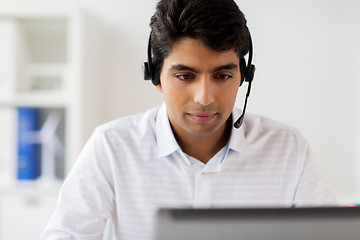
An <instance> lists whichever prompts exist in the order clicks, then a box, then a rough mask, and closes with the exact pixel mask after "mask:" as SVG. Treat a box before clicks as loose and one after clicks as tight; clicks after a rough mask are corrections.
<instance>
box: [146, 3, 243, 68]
mask: <svg viewBox="0 0 360 240" xmlns="http://www.w3.org/2000/svg"><path fill="white" fill-rule="evenodd" d="M150 27H151V45H152V51H153V57H152V58H153V59H152V61H153V65H154V66H155V71H160V70H161V67H162V64H163V61H164V59H165V58H166V57H167V56H168V55H169V54H170V51H171V49H172V46H173V43H174V42H176V41H177V40H178V39H180V38H183V37H190V38H196V39H199V40H200V41H202V42H203V43H204V44H205V45H206V46H208V47H209V48H211V49H213V50H215V51H218V52H222V51H227V50H230V49H234V50H235V51H236V52H237V53H238V55H239V58H240V59H241V58H243V57H244V56H245V55H246V54H247V53H248V51H249V48H250V33H249V30H248V28H247V26H246V19H245V16H244V14H243V13H242V12H241V11H240V9H239V7H238V6H237V4H236V3H235V2H234V1H233V0H160V1H159V2H158V4H157V6H156V11H155V13H154V15H153V16H152V17H151V22H150Z"/></svg>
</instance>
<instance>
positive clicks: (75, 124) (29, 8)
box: [0, 0, 360, 240]
mask: <svg viewBox="0 0 360 240" xmlns="http://www.w3.org/2000/svg"><path fill="white" fill-rule="evenodd" d="M156 2H157V1H156V0H135V1H124V0H101V1H100V0H71V1H70V0H62V1H51V0H0V118H1V119H0V240H8V239H11V240H16V239H30V240H32V239H38V238H39V237H38V236H39V234H40V232H41V230H42V229H43V227H44V226H45V224H46V222H47V220H48V218H49V216H50V215H51V212H52V210H53V208H54V206H55V204H56V195H57V191H58V188H59V186H60V185H61V181H62V180H63V179H64V177H65V176H66V174H67V172H68V171H69V170H70V169H71V166H72V164H73V162H74V161H75V159H76V156H77V154H78V153H79V151H80V149H81V147H82V146H83V144H84V143H85V142H86V140H87V138H88V137H89V136H90V134H91V132H92V131H93V129H94V128H95V127H96V126H97V125H98V124H101V123H104V122H107V121H110V120H112V119H114V118H118V117H122V116H126V115H129V114H135V113H138V112H142V111H145V110H146V109H148V108H152V107H155V106H158V105H160V104H161V103H162V101H163V100H162V95H161V94H160V93H159V92H158V91H156V90H155V88H154V87H153V86H152V84H151V82H145V81H144V80H143V78H142V72H141V65H142V63H143V62H144V61H146V58H147V41H148V35H149V31H150V29H149V26H148V24H149V19H150V17H151V15H152V14H153V12H154V9H155V5H156ZM236 2H237V3H238V5H239V7H240V9H241V10H242V11H243V12H244V13H245V16H246V18H247V20H248V26H249V28H250V31H251V34H252V38H253V45H254V58H253V63H254V64H255V65H256V67H257V70H256V74H255V80H254V83H253V87H252V93H251V96H250V99H249V105H248V108H247V109H248V112H251V113H256V114H261V115H264V116H267V117H270V118H273V119H275V120H278V121H281V122H284V123H287V124H289V125H291V126H294V127H296V128H298V129H300V130H301V132H302V133H303V135H304V136H305V137H306V138H307V139H308V141H309V143H310V145H311V146H312V148H313V150H314V151H315V153H316V155H317V157H318V160H319V161H320V163H321V165H322V166H323V168H324V171H325V173H326V174H327V175H328V177H329V179H330V181H331V183H332V185H333V187H334V190H335V192H336V194H337V197H338V199H339V202H340V203H341V204H355V203H359V202H360V177H359V175H360V174H359V172H360V149H359V144H360V142H359V137H360V130H359V124H358V122H359V117H360V106H359V103H360V99H359V97H358V96H359V91H360V86H359V84H360V67H359V66H360V26H359V23H360V15H359V14H358V12H359V10H360V2H359V1H356V0H341V1H340V0H302V1H299V0H297V1H295V0H251V1H243V0H237V1H236ZM1 39H2V40H1ZM244 86H245V85H243V87H242V88H241V89H239V95H238V100H237V103H236V105H237V106H239V107H242V105H243V101H244V97H245V90H246V89H245V88H246V87H244ZM19 107H25V108H27V109H32V110H35V113H34V114H35V115H36V116H38V117H37V119H38V125H39V126H35V125H34V126H33V127H32V128H31V127H30V129H25V131H27V132H29V131H30V132H32V133H34V132H35V133H36V134H35V135H34V134H33V135H32V136H33V138H32V142H31V144H38V145H41V146H42V150H41V154H39V156H40V157H39V158H42V159H41V160H40V161H42V164H41V166H37V168H41V171H40V172H41V173H38V174H35V175H33V176H30V175H26V174H25V177H23V178H24V179H22V178H21V177H20V175H19V171H22V170H21V169H19V168H20V167H19V166H20V165H21V164H19V159H18V157H19V156H18V152H17V150H18V149H19V139H18V135H19V132H20V134H21V131H20V130H19V129H20V128H19V125H17V124H18V123H17V122H19V121H22V120H21V119H20V116H22V115H21V114H20V110H19ZM35 115H34V116H35ZM26 117H28V115H26V116H25V118H26ZM44 126H46V127H44ZM44 134H45V135H46V136H48V138H46V137H44V136H45V135H44ZM39 136H41V137H39ZM46 139H48V140H46ZM49 139H50V140H49ZM45 142H47V143H49V142H50V143H54V144H53V145H51V146H47V145H46V147H45V145H44V143H45ZM27 144H28V145H29V144H30V143H29V142H28V143H27ZM48 145H49V144H48ZM30 148H31V147H30ZM45 149H48V151H46V150H45ZM34 156H35V155H34ZM34 156H33V157H34ZM45 156H46V159H45ZM34 158H35V157H34ZM44 159H45V160H44ZM35 168H36V167H35ZM35 168H34V169H35ZM34 171H35V170H34ZM19 229H22V231H19Z"/></svg>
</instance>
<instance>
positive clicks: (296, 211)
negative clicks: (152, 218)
mask: <svg viewBox="0 0 360 240" xmlns="http://www.w3.org/2000/svg"><path fill="white" fill-rule="evenodd" d="M155 231H156V233H155V238H154V240H203V239H204V240H359V239H360V208H345V207H344V208H343V207H339V208H273V209H161V210H160V211H159V212H158V214H157V225H156V229H155Z"/></svg>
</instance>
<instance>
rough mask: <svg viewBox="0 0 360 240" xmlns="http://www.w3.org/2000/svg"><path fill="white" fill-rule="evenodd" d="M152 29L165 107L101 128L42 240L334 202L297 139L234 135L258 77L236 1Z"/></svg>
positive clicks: (163, 16)
mask: <svg viewBox="0 0 360 240" xmlns="http://www.w3.org/2000/svg"><path fill="white" fill-rule="evenodd" d="M150 26H151V39H150V43H149V44H150V50H151V52H152V54H151V53H150V54H149V62H148V63H147V64H146V65H145V68H146V75H147V76H146V77H147V78H151V79H152V81H153V83H154V84H155V85H156V88H157V89H158V90H159V91H160V92H162V94H163V95H164V100H165V104H163V105H162V106H161V107H158V108H155V109H150V110H148V111H147V112H145V113H143V114H138V115H135V116H130V117H126V118H121V119H117V120H115V121H113V122H110V123H107V124H105V125H102V126H100V127H98V128H97V129H96V131H95V132H94V134H93V136H92V137H91V138H90V139H89V141H88V143H87V144H86V146H85V147H84V149H83V151H82V152H81V154H80V156H79V158H78V160H77V162H76V164H75V166H74V167H73V169H72V170H71V172H70V173H69V175H68V177H67V179H66V180H65V182H64V184H63V186H62V189H61V191H60V196H59V203H58V206H57V208H56V210H55V213H54V215H53V217H52V218H51V220H50V222H49V224H48V226H47V228H46V229H45V231H44V233H43V236H42V239H43V240H45V239H69V240H70V239H84V240H85V239H86V240H93V239H102V235H103V232H104V228H105V225H106V223H107V222H111V223H112V225H113V229H114V236H116V239H120V240H132V239H141V240H146V239H150V238H151V236H152V235H153V229H154V228H153V225H154V220H155V215H156V211H157V210H158V209H159V208H164V207H172V208H178V207H193V208H204V207H210V208H215V207H294V206H295V207H300V206H319V205H332V204H335V199H334V196H333V193H332V191H331V189H330V187H329V185H328V183H327V182H326V180H325V178H324V177H323V175H322V174H321V172H320V170H319V167H318V165H317V163H316V161H315V160H314V156H313V153H312V152H311V150H310V148H309V146H308V144H307V142H306V141H305V140H304V139H303V137H302V136H301V135H300V133H299V132H298V131H297V130H295V129H293V128H290V127H288V126H284V125H282V124H280V123H277V122H274V121H271V120H269V119H266V118H263V117H260V116H255V115H246V117H245V118H244V121H243V123H242V125H241V127H240V128H234V127H233V124H234V122H235V121H236V120H237V119H238V118H239V116H240V115H241V114H242V112H241V111H240V110H238V109H236V108H234V103H235V99H236V95H237V91H238V87H239V86H240V85H241V84H242V82H243V81H244V80H246V79H247V78H248V77H249V75H251V74H252V73H251V72H252V71H253V68H252V67H251V65H250V66H245V61H244V60H242V59H243V58H244V56H245V55H246V54H247V53H248V52H249V51H250V50H251V38H250V33H249V31H248V29H247V26H246V20H245V18H244V15H243V14H242V12H241V11H240V10H239V9H238V7H237V5H236V4H235V3H234V1H233V0H162V1H160V2H159V3H158V5H157V8H156V12H155V14H154V15H153V17H152V18H151V23H150ZM250 53H251V52H250ZM249 64H250V63H249ZM247 80H248V81H249V82H250V83H251V76H250V79H247ZM240 123H241V122H240Z"/></svg>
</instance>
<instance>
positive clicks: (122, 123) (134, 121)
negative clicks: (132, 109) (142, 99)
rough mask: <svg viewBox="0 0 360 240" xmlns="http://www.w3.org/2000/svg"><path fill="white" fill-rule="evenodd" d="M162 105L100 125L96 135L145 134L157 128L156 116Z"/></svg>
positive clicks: (123, 135) (95, 132)
mask: <svg viewBox="0 0 360 240" xmlns="http://www.w3.org/2000/svg"><path fill="white" fill-rule="evenodd" d="M159 109H160V107H156V108H152V109H149V110H147V111H145V112H143V113H138V114H134V115H129V116H125V117H121V118H117V119H115V120H112V121H110V122H107V123H104V124H102V125H100V126H98V127H97V128H96V129H95V131H94V135H97V136H99V135H114V134H115V135H121V136H122V137H125V136H129V135H132V134H135V135H138V134H145V133H146V132H149V131H153V130H154V128H155V121H156V116H157V113H158V111H159Z"/></svg>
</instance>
